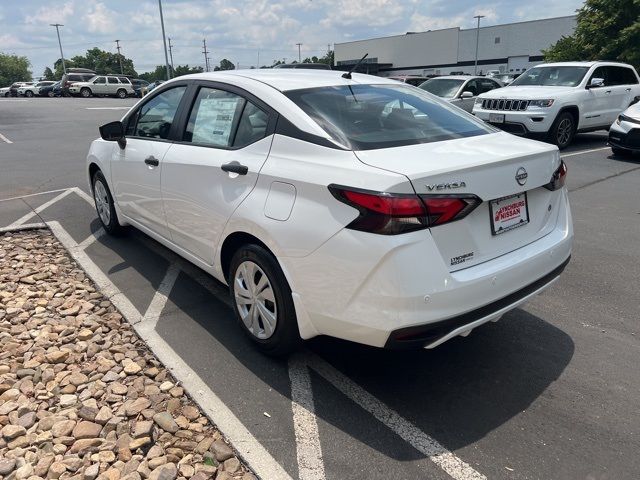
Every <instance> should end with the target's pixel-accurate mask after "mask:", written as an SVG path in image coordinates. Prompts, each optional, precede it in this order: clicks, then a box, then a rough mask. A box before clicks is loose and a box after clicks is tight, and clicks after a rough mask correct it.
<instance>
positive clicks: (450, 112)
mask: <svg viewBox="0 0 640 480" xmlns="http://www.w3.org/2000/svg"><path fill="white" fill-rule="evenodd" d="M285 95H287V97H289V98H290V99H291V100H292V101H293V102H295V103H296V104H297V105H298V106H299V107H300V108H302V110H304V111H305V113H307V115H309V116H310V117H311V118H313V119H314V120H315V121H316V122H317V123H318V125H320V126H321V127H322V128H323V129H324V130H325V131H326V132H327V133H328V134H329V135H330V136H331V137H332V138H333V139H334V140H335V141H336V142H338V143H340V144H341V145H344V146H346V147H348V148H350V149H352V150H371V149H376V148H389V147H396V146H401V145H412V144H417V143H429V142H439V141H443V140H451V139H454V138H465V137H472V136H477V135H484V134H487V133H493V132H494V131H495V130H494V129H493V128H492V127H490V126H487V125H485V124H484V123H483V122H481V121H480V120H477V119H476V118H474V117H472V116H471V115H469V114H468V113H466V112H464V111H462V110H460V109H458V108H456V107H453V106H450V105H449V104H447V103H445V102H443V101H441V100H439V99H437V98H435V97H433V96H432V95H429V94H428V93H426V92H423V91H422V90H420V89H417V88H414V87H409V86H405V85H348V86H335V87H320V88H308V89H303V90H292V91H289V92H285Z"/></svg>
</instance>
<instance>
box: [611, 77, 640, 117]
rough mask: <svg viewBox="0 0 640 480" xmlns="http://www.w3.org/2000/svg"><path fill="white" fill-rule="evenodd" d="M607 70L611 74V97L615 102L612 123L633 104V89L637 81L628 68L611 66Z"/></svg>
mask: <svg viewBox="0 0 640 480" xmlns="http://www.w3.org/2000/svg"><path fill="white" fill-rule="evenodd" d="M609 69H610V70H611V73H612V75H611V76H612V88H613V92H612V95H614V98H615V100H616V101H615V103H614V106H615V110H616V111H614V112H613V115H614V119H613V121H615V119H616V118H617V117H618V114H619V113H620V112H622V111H623V110H626V109H627V108H628V107H629V105H631V103H632V102H633V99H634V98H635V95H634V94H633V88H634V87H635V86H636V85H637V84H638V79H637V77H636V75H635V73H634V72H633V70H631V69H630V68H628V67H622V66H620V67H618V66H612V67H609Z"/></svg>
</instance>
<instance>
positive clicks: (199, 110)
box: [183, 87, 268, 148]
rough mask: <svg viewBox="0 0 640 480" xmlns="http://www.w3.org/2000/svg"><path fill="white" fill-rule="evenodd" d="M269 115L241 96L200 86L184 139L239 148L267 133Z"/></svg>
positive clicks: (208, 144)
mask: <svg viewBox="0 0 640 480" xmlns="http://www.w3.org/2000/svg"><path fill="white" fill-rule="evenodd" d="M267 120H268V115H267V113H265V112H264V111H263V110H261V109H260V108H258V107H257V106H255V105H254V104H252V103H251V102H249V101H247V99H245V98H244V97H242V96H240V95H237V94H235V93H231V92H227V91H225V90H220V89H215V88H208V87H202V88H200V91H199V92H198V95H197V97H196V100H195V102H194V104H193V108H192V110H191V113H190V115H189V121H188V123H187V126H186V129H185V132H184V135H183V140H184V141H186V142H192V143H197V144H199V145H206V146H211V147H221V148H241V147H244V146H246V145H249V144H251V143H253V142H255V141H257V140H259V139H261V138H263V137H264V136H265V134H266V130H267Z"/></svg>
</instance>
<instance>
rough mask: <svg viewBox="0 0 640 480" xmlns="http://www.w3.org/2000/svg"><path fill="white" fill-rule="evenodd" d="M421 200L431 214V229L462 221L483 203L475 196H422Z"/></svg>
mask: <svg viewBox="0 0 640 480" xmlns="http://www.w3.org/2000/svg"><path fill="white" fill-rule="evenodd" d="M421 198H422V201H423V202H424V204H425V205H426V206H427V211H428V212H429V226H430V227H435V226H436V225H442V224H444V223H449V222H453V221H454V220H460V219H462V218H464V217H466V216H467V215H469V214H470V213H471V212H472V211H473V210H474V209H475V208H476V207H477V206H478V205H480V204H481V203H482V200H480V198H478V197H476V196H475V195H460V196H445V195H421Z"/></svg>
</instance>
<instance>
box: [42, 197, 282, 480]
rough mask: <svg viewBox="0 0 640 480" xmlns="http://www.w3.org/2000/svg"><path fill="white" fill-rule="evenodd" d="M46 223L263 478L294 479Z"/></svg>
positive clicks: (160, 301) (54, 225)
mask: <svg viewBox="0 0 640 480" xmlns="http://www.w3.org/2000/svg"><path fill="white" fill-rule="evenodd" d="M89 198H90V197H89ZM47 225H48V226H49V227H50V228H51V231H52V232H53V234H54V235H55V236H56V238H57V239H58V240H59V241H60V243H62V245H63V246H64V247H65V248H66V249H67V251H68V252H69V254H70V255H71V257H72V258H73V259H74V260H75V261H76V262H77V263H78V265H80V267H82V269H83V270H84V271H85V272H86V273H87V275H89V277H90V278H91V279H92V280H93V282H94V283H95V284H96V285H97V287H98V288H99V289H100V291H101V292H102V293H103V295H105V296H106V297H108V298H109V300H111V302H112V303H113V304H114V305H115V306H116V308H117V309H118V310H119V311H120V313H121V314H122V315H123V316H124V318H125V319H126V320H127V321H128V322H129V323H131V325H132V326H133V328H134V329H135V330H136V332H137V333H138V335H140V337H141V338H142V340H144V342H145V343H146V344H147V345H148V346H149V348H150V349H151V351H152V352H153V353H154V354H155V355H156V357H158V359H159V360H160V361H161V362H162V363H163V364H164V365H166V366H167V368H168V369H169V370H170V371H171V373H172V374H173V376H174V377H175V378H176V380H178V381H179V382H180V383H181V384H182V385H183V386H184V387H185V388H186V390H187V391H188V392H189V394H190V395H192V397H193V399H194V400H195V402H196V403H197V404H198V405H199V406H200V408H202V410H203V411H204V412H205V413H206V415H207V416H208V417H209V418H211V420H212V421H213V423H214V424H215V425H216V427H218V428H219V429H220V431H221V432H222V433H223V434H224V435H225V436H226V437H227V438H228V439H229V441H230V442H231V443H232V445H233V446H234V448H235V449H236V450H237V451H238V453H239V454H240V456H241V457H242V458H243V459H244V460H245V461H246V462H247V464H248V465H249V466H250V467H251V468H252V469H253V471H254V472H255V473H256V474H258V476H260V478H263V479H265V480H267V479H269V480H271V479H278V480H280V479H282V480H293V479H292V477H291V476H290V475H289V474H288V473H287V472H286V471H285V470H284V469H283V468H282V467H281V466H280V464H279V463H278V462H277V461H276V460H275V459H274V458H273V457H272V456H271V454H269V452H268V451H267V450H266V449H265V448H264V447H263V446H262V444H260V442H258V440H256V438H255V437H254V436H253V435H251V433H250V432H249V430H248V429H247V428H246V427H245V426H244V425H243V424H242V422H241V421H240V420H239V419H238V418H237V417H236V416H235V415H234V414H233V412H232V411H231V410H230V409H229V407H227V406H226V405H225V404H224V402H222V400H220V398H219V397H218V396H217V395H216V394H215V393H214V392H213V391H212V390H211V389H210V388H209V387H208V386H207V384H206V383H205V382H204V381H203V380H202V379H201V378H200V377H199V376H198V375H197V374H196V373H195V372H194V371H193V369H192V368H191V367H189V365H187V363H186V362H184V360H182V359H181V358H180V356H179V355H178V354H177V353H176V352H175V351H174V350H173V349H172V348H171V347H170V346H169V345H168V344H167V342H166V341H165V340H164V339H163V338H162V337H161V336H160V335H159V334H158V333H157V332H156V331H155V329H154V328H153V327H154V324H153V321H151V322H146V321H145V322H142V319H143V317H142V315H141V314H140V312H139V311H138V310H137V309H136V308H135V306H134V305H133V304H132V303H131V302H130V301H129V299H128V298H127V297H126V296H125V295H124V294H123V293H122V292H121V291H120V290H119V289H118V287H117V286H116V285H115V284H114V283H113V282H112V281H111V280H110V279H109V277H107V276H106V275H105V274H104V273H103V272H102V270H100V268H99V267H98V266H97V265H96V264H95V263H94V262H93V260H91V258H89V256H88V255H87V254H86V253H85V252H84V251H83V250H81V249H80V248H79V246H78V244H77V243H76V242H75V241H74V240H73V238H71V236H70V235H69V234H68V233H67V232H66V230H65V229H64V228H63V227H62V226H61V225H60V223H58V222H56V221H52V222H48V223H47ZM178 273H179V270H178V268H177V267H175V266H174V269H171V268H170V272H167V274H166V275H165V278H164V280H163V284H164V287H162V291H161V293H160V295H162V296H164V298H162V297H160V296H158V294H156V296H158V298H157V300H156V296H154V300H156V301H155V303H154V302H153V301H152V305H150V307H149V309H147V313H146V314H145V317H147V316H148V317H149V318H152V317H154V316H155V315H156V313H157V309H158V308H159V307H160V306H161V305H162V306H163V305H164V302H166V297H167V296H168V292H170V290H171V287H172V286H173V284H174V283H175V278H174V275H175V277H177V275H178ZM172 279H173V280H172ZM150 310H151V311H150ZM158 316H159V314H158ZM156 321H157V318H156Z"/></svg>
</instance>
